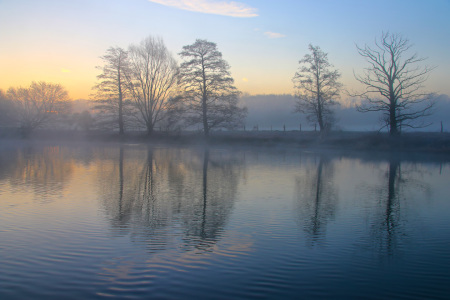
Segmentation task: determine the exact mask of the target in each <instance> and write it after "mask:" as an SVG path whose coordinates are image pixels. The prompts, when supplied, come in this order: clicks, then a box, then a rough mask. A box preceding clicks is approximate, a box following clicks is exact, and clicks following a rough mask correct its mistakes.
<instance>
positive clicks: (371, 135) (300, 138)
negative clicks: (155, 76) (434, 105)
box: [0, 130, 450, 154]
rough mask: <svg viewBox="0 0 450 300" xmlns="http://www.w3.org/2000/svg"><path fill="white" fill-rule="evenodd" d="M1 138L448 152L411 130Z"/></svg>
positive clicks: (5, 137)
mask: <svg viewBox="0 0 450 300" xmlns="http://www.w3.org/2000/svg"><path fill="white" fill-rule="evenodd" d="M0 139H1V141H2V142H6V141H10V142H12V141H64V142H75V143H76V142H113V143H150V144H159V143H162V144H186V145H202V144H217V145H242V146H262V147H274V146H281V147H283V146H294V147H299V148H305V149H331V150H332V149H341V150H352V151H358V150H361V151H362V150H364V151H367V150H376V151H391V150H400V151H407V152H439V153H448V154H450V133H430V132H411V133H403V134H402V135H401V136H398V137H395V138H393V137H390V136H389V135H388V134H387V133H378V132H330V133H328V134H326V135H324V134H322V135H321V134H320V133H318V132H310V131H309V132H308V131H303V132H299V131H286V132H284V131H234V132H230V131H226V132H225V131H223V132H214V133H212V134H211V135H210V136H209V137H208V138H205V137H204V136H203V134H202V133H198V132H183V133H177V134H173V133H171V134H168V133H164V132H155V133H154V134H153V135H152V136H148V135H146V134H145V133H142V132H128V133H126V134H125V135H123V136H121V135H119V134H117V133H112V132H101V131H87V132H86V131H73V130H70V131H63V130H37V131H35V132H33V133H32V134H31V135H30V136H29V137H27V138H23V137H21V136H20V134H19V133H18V132H15V131H12V130H9V131H8V130H3V131H0Z"/></svg>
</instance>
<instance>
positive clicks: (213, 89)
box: [179, 39, 247, 136]
mask: <svg viewBox="0 0 450 300" xmlns="http://www.w3.org/2000/svg"><path fill="white" fill-rule="evenodd" d="M179 55H180V56H181V57H182V58H183V59H184V62H183V63H182V64H181V84H182V85H183V88H184V100H185V103H186V106H187V111H188V118H187V119H188V123H189V124H190V125H194V124H202V125H203V131H204V134H205V136H208V135H209V132H210V130H211V129H214V128H233V127H236V126H239V125H241V124H242V122H243V120H244V118H245V116H246V114H247V110H246V108H240V107H239V106H238V95H239V92H238V90H237V89H236V87H235V86H234V85H233V83H234V80H233V78H232V77H231V75H230V72H229V71H228V70H229V68H230V66H229V65H228V63H227V62H226V61H225V60H224V59H223V58H222V53H220V52H219V51H218V50H217V45H216V44H215V43H212V42H209V41H207V40H200V39H197V40H196V41H195V43H194V44H192V45H187V46H184V47H183V50H182V51H181V52H180V53H179Z"/></svg>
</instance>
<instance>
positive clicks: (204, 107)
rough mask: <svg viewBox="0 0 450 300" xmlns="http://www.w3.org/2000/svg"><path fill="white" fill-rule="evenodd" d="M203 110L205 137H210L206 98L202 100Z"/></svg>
mask: <svg viewBox="0 0 450 300" xmlns="http://www.w3.org/2000/svg"><path fill="white" fill-rule="evenodd" d="M202 109H203V131H204V133H205V136H209V127H208V116H207V109H206V97H203V99H202Z"/></svg>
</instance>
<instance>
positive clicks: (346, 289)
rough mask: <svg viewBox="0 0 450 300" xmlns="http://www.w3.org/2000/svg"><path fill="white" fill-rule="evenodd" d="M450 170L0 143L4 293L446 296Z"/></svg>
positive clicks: (265, 153)
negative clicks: (0, 144)
mask: <svg viewBox="0 0 450 300" xmlns="http://www.w3.org/2000/svg"><path fill="white" fill-rule="evenodd" d="M448 162H449V160H448V159H445V158H442V157H441V158H436V157H432V156H416V157H414V158H409V157H406V156H402V155H393V154H391V155H374V154H367V155H338V154H325V153H322V154H318V153H312V152H305V151H301V150H300V149H284V150H281V149H273V148H262V149H250V148H245V149H231V148H226V147H223V148H221V147H210V148H209V149H204V148H202V147H190V148H189V147H185V148H183V147H164V146H158V147H149V146H146V145H122V146H118V145H75V144H74V145H56V144H55V145H51V144H39V145H31V144H26V143H23V144H22V145H20V146H13V145H3V146H1V147H0V299H43V298H44V299H97V298H132V299H133V298H135V299H138V298H146V299H211V298H213V299H249V298H268V299H289V298H292V299H293V298H296V299H316V298H333V299H336V298H342V299H349V298H360V299H362V298H364V299H381V298H384V299H393V298H395V299H449V298H450V217H449V216H450V197H449V195H450V165H449V163H448Z"/></svg>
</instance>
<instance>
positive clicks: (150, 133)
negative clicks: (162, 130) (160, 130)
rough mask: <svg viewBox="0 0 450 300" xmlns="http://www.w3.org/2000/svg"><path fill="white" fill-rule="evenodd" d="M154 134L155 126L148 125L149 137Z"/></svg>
mask: <svg viewBox="0 0 450 300" xmlns="http://www.w3.org/2000/svg"><path fill="white" fill-rule="evenodd" d="M152 134H153V124H152V123H147V136H151V135H152Z"/></svg>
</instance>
